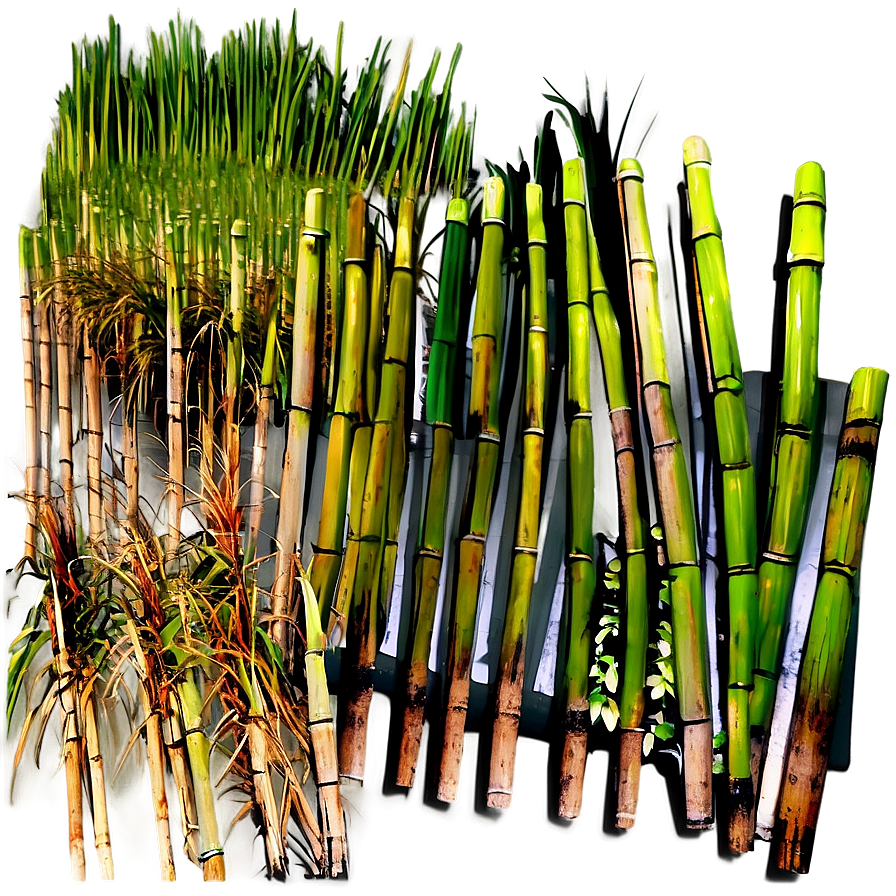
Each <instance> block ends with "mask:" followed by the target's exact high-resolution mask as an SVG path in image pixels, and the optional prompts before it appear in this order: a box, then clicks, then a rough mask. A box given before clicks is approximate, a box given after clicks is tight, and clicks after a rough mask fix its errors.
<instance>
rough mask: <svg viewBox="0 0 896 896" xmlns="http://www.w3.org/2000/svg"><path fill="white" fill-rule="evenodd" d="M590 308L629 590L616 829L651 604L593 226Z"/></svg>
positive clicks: (630, 800) (628, 788)
mask: <svg viewBox="0 0 896 896" xmlns="http://www.w3.org/2000/svg"><path fill="white" fill-rule="evenodd" d="M588 257H589V274H590V281H591V311H592V314H593V315H594V322H595V325H596V327H597V340H598V343H599V345H600V358H601V364H602V365H603V373H604V387H605V389H606V394H607V407H608V409H609V414H610V427H611V429H612V432H613V449H614V452H615V455H616V482H617V487H618V491H619V513H620V517H621V520H622V544H623V550H624V558H623V563H624V571H623V577H622V580H623V583H624V588H625V663H624V671H623V675H622V693H621V696H620V699H619V727H620V735H619V765H618V770H617V779H616V780H617V793H616V827H617V828H630V827H632V826H633V825H634V823H635V813H636V810H637V807H638V790H639V787H640V782H641V750H642V746H643V743H644V729H643V728H642V727H641V723H642V721H643V717H644V683H645V677H646V674H647V640H648V634H647V630H648V603H647V555H646V553H645V546H644V522H643V520H642V519H641V513H640V510H639V509H638V481H637V480H638V477H637V470H636V468H635V465H636V463H637V461H636V456H635V444H634V435H633V421H632V410H631V405H630V404H629V400H628V389H627V388H626V384H625V368H624V366H623V360H622V341H621V337H620V333H619V323H618V321H617V320H616V314H615V313H614V311H613V306H612V304H611V302H610V295H609V291H608V289H607V284H606V281H605V280H604V276H603V271H602V270H601V266H600V256H599V255H598V251H597V242H596V240H595V238H594V234H593V233H592V232H590V229H589V256H588Z"/></svg>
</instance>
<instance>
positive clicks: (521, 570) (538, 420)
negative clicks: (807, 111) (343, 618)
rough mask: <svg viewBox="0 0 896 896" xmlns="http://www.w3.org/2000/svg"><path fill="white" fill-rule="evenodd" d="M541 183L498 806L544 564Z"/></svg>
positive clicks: (502, 805)
mask: <svg viewBox="0 0 896 896" xmlns="http://www.w3.org/2000/svg"><path fill="white" fill-rule="evenodd" d="M542 198H543V197H542V189H541V186H540V185H538V184H526V220H527V245H528V263H529V269H528V279H527V289H526V300H527V302H526V311H527V336H526V374H525V375H526V379H525V393H524V394H525V423H524V427H523V470H522V480H521V486H520V506H519V511H518V513H517V521H516V539H515V542H516V543H515V545H514V549H513V564H512V566H511V572H510V590H509V592H508V597H507V610H506V616H505V622H504V635H503V638H502V641H501V656H500V660H499V665H498V673H497V679H496V688H495V691H496V695H495V720H494V727H493V734H492V753H491V763H490V767H489V784H488V793H487V796H486V801H487V803H488V805H489V806H490V807H491V808H493V809H506V808H508V807H509V806H510V800H511V796H512V794H513V772H514V765H515V761H516V743H517V738H518V736H519V727H520V709H521V706H522V699H523V683H524V680H525V671H526V636H527V627H528V619H529V603H530V600H531V597H532V586H533V584H534V582H535V570H536V566H537V565H538V525H539V518H540V509H541V507H540V505H541V501H540V498H541V491H542V481H541V479H542V455H543V451H544V416H545V393H546V389H547V371H548V305H547V273H546V263H547V248H546V247H547V235H546V233H545V227H544V220H543V218H542Z"/></svg>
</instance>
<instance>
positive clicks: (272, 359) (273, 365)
mask: <svg viewBox="0 0 896 896" xmlns="http://www.w3.org/2000/svg"><path fill="white" fill-rule="evenodd" d="M282 263H283V227H282V226H281V227H278V228H277V230H276V231H275V240H274V267H273V268H272V269H271V270H270V272H269V273H268V276H267V291H268V297H269V298H270V305H269V307H268V309H267V324H266V326H265V340H264V357H263V359H262V364H261V378H260V381H259V383H258V401H257V407H256V412H255V438H254V440H253V443H252V469H251V472H250V479H249V481H250V485H249V513H248V518H247V522H246V556H247V557H249V558H252V557H254V555H255V549H256V546H257V544H258V530H259V528H260V526H261V518H262V515H263V512H264V479H265V468H266V464H267V453H268V427H269V425H270V419H271V411H272V408H273V405H274V382H275V378H276V370H277V348H278V346H277V322H278V318H279V314H280V302H281V297H282V296H283V293H284V289H283V286H282V284H281V283H279V282H278V278H277V276H276V273H275V269H276V270H280V268H281V267H282ZM272 291H273V295H271V292H272Z"/></svg>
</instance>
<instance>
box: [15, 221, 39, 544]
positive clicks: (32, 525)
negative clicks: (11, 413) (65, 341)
mask: <svg viewBox="0 0 896 896" xmlns="http://www.w3.org/2000/svg"><path fill="white" fill-rule="evenodd" d="M33 270H34V242H33V239H32V237H31V231H30V230H28V229H27V228H26V227H23V228H22V229H21V230H20V232H19V272H20V279H21V290H20V292H21V298H22V301H21V309H22V310H21V322H22V355H23V359H24V363H25V368H24V385H25V513H26V520H27V522H26V524H25V559H26V560H30V561H32V562H34V561H35V560H36V558H37V532H38V530H37V518H38V508H37V493H38V480H39V470H38V457H39V456H40V443H39V434H38V425H37V394H36V383H35V378H34V322H33V302H32V298H31V283H30V279H31V277H32V276H33Z"/></svg>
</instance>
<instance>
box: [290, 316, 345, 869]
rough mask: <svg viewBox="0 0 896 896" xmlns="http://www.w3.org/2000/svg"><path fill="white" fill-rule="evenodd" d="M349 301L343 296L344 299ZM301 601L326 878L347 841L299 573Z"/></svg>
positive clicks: (318, 639) (319, 635)
mask: <svg viewBox="0 0 896 896" xmlns="http://www.w3.org/2000/svg"><path fill="white" fill-rule="evenodd" d="M348 301H349V300H348V299H347V302H348ZM299 583H300V585H301V587H302V601H303V602H304V604H305V678H306V681H307V683H308V728H309V730H310V733H311V748H312V750H313V752H314V772H315V777H316V779H317V781H316V783H317V795H318V808H319V812H320V833H321V837H322V839H323V843H324V849H325V856H326V862H327V865H326V868H325V869H324V873H325V874H326V875H328V876H329V877H340V876H341V875H343V874H345V873H347V871H348V844H347V842H346V838H345V818H344V816H343V813H342V799H341V797H340V795H339V760H338V757H337V752H336V726H335V724H334V723H333V716H332V713H331V712H330V689H329V687H328V686H327V672H326V669H325V668H324V652H325V651H326V649H327V637H326V635H325V634H324V632H323V629H322V628H321V624H320V610H319V609H318V605H317V597H316V596H315V594H314V591H313V590H312V588H311V584H310V583H309V581H308V579H307V578H306V577H305V576H304V575H302V574H300V576H299Z"/></svg>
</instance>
